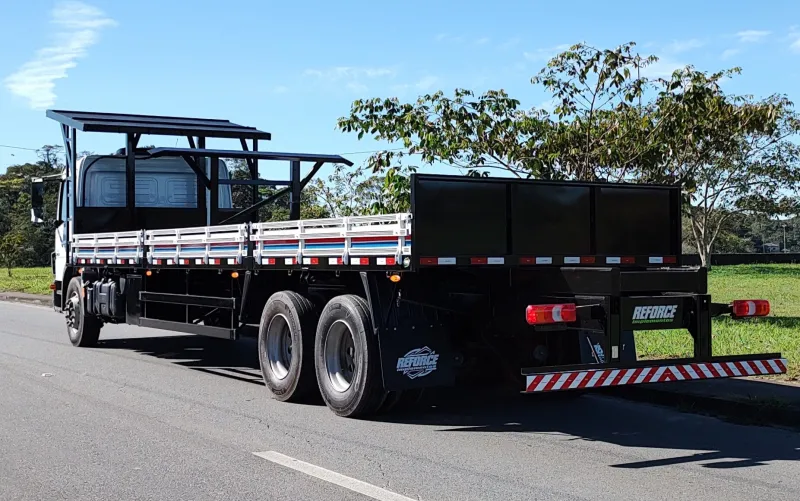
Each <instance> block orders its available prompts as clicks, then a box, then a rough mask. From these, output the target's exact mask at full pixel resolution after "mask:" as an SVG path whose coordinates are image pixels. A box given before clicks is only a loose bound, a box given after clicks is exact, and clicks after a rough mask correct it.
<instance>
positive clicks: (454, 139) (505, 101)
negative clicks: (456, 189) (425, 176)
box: [337, 89, 552, 210]
mask: <svg viewBox="0 0 800 501" xmlns="http://www.w3.org/2000/svg"><path fill="white" fill-rule="evenodd" d="M519 105H520V102H519V101H518V100H516V99H512V98H510V97H509V96H508V94H506V92H505V91H503V90H490V91H488V92H486V93H484V94H482V95H480V96H475V94H474V93H473V92H472V91H470V90H467V89H456V90H455V92H454V94H453V97H446V96H445V95H444V93H443V92H441V91H440V92H436V93H434V94H425V95H423V96H421V97H420V98H419V99H417V100H416V101H415V102H413V103H401V102H400V101H399V100H398V99H397V98H390V99H380V98H374V99H368V100H357V101H354V102H353V104H352V106H351V108H350V114H349V115H348V116H345V117H341V118H340V119H339V120H338V122H337V126H338V128H339V130H341V131H343V132H348V133H349V132H356V133H357V134H358V138H359V139H362V138H363V137H364V136H365V135H367V134H369V135H371V136H372V137H373V138H374V139H376V140H378V141H386V142H389V143H394V144H398V143H399V144H400V145H402V147H401V148H397V149H390V150H384V151H380V152H377V153H375V154H373V155H372V156H370V157H369V158H368V160H367V161H366V163H365V168H366V169H368V170H371V171H372V172H373V173H379V172H380V173H384V174H385V178H384V198H383V199H382V200H381V201H380V204H378V205H376V206H375V209H376V210H377V209H378V208H383V209H387V210H388V209H392V208H398V207H407V205H408V197H409V195H408V186H409V181H408V176H409V175H410V174H411V173H413V172H416V171H417V170H418V169H419V168H420V167H422V166H431V165H435V164H444V165H448V166H453V167H456V168H459V169H462V171H465V172H466V174H468V175H482V174H484V173H486V172H488V171H489V170H499V171H502V172H504V173H510V174H511V175H514V176H516V177H524V178H527V177H531V176H536V177H542V178H551V177H552V172H551V171H550V170H549V168H548V166H547V165H546V164H545V163H544V162H543V159H542V157H541V156H540V155H538V154H537V150H538V148H539V145H540V143H541V139H542V136H543V135H544V133H545V126H546V122H545V120H544V118H545V116H546V113H545V112H543V111H541V110H522V109H520V108H519ZM409 157H412V158H415V159H416V160H414V161H408V159H409Z"/></svg>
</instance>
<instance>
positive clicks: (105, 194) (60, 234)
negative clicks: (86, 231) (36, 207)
mask: <svg viewBox="0 0 800 501" xmlns="http://www.w3.org/2000/svg"><path fill="white" fill-rule="evenodd" d="M208 165H209V160H208V159H207V160H206V168H205V171H206V175H209V168H208ZM218 168H219V178H220V179H221V180H222V179H229V178H230V176H229V173H228V168H227V166H226V164H225V162H224V161H223V160H219V164H218ZM76 172H77V177H78V184H77V190H76V198H77V204H76V205H77V207H108V208H116V207H125V156H124V152H123V151H120V152H117V154H116V155H89V156H84V157H80V158H79V159H78V161H77V163H76ZM59 178H60V185H59V194H58V209H57V214H56V219H57V220H58V221H59V222H60V224H59V225H58V227H57V228H56V230H55V252H54V255H53V273H54V275H55V277H56V279H58V278H60V277H62V276H63V275H64V270H65V269H66V266H67V241H66V240H67V235H68V234H70V235H71V234H74V231H72V230H70V231H69V233H67V229H68V225H69V228H72V227H73V224H74V222H73V221H72V217H69V218H68V217H67V216H68V215H69V214H74V213H75V211H74V210H69V203H70V201H69V195H70V194H71V193H72V186H71V183H72V180H71V179H69V178H68V177H67V171H66V170H65V171H64V172H62V173H61V175H60V176H59ZM51 180H53V179H52V178H51ZM40 196H41V195H40ZM136 207H142V208H145V207H146V208H172V209H196V208H197V176H196V174H195V173H194V171H193V170H192V169H191V167H189V165H188V164H187V163H186V162H185V161H184V160H183V159H182V158H174V157H172V158H146V157H143V158H137V159H136ZM219 207H220V208H221V209H226V208H228V209H230V208H232V207H233V200H232V195H231V187H230V185H224V184H220V185H219ZM31 218H32V220H34V221H36V222H40V221H41V219H42V215H41V214H39V213H35V212H34V213H32V216H31ZM68 219H69V220H68Z"/></svg>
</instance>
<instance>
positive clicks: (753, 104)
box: [532, 43, 800, 265]
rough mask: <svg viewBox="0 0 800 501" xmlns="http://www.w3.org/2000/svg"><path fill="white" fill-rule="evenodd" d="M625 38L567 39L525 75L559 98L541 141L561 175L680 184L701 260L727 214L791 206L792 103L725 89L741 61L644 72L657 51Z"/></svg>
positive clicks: (795, 171) (794, 162)
mask: <svg viewBox="0 0 800 501" xmlns="http://www.w3.org/2000/svg"><path fill="white" fill-rule="evenodd" d="M633 46H634V44H632V43H629V44H625V45H622V46H620V47H617V48H616V49H614V50H599V49H595V48H592V47H589V46H586V45H583V44H578V45H575V46H573V47H571V48H570V49H569V50H567V51H565V52H564V53H562V54H559V55H557V56H556V57H554V58H553V59H552V60H551V61H550V62H549V63H548V65H547V67H546V68H545V69H543V70H542V71H541V72H540V73H539V75H538V76H537V77H534V79H533V80H532V81H533V82H534V83H542V84H543V85H544V86H545V87H546V88H547V89H549V90H551V91H552V92H553V95H554V98H555V99H556V100H557V101H558V102H559V103H560V104H559V105H558V106H557V107H556V110H555V113H556V115H557V117H558V121H555V122H554V123H553V126H552V127H550V128H549V134H548V135H547V138H546V140H545V142H544V144H543V145H542V147H541V148H540V151H541V152H543V153H546V154H547V155H548V156H549V158H550V159H551V161H552V162H553V163H554V164H555V165H557V169H559V170H560V172H562V173H563V175H564V177H567V178H576V179H587V180H596V179H598V178H602V179H608V180H624V181H633V182H654V183H661V184H678V185H680V186H681V187H682V188H683V193H684V200H685V205H684V209H685V211H686V213H687V215H688V216H689V220H690V221H691V225H690V228H691V238H692V241H693V244H694V247H695V249H696V250H697V252H698V253H699V254H700V258H701V262H702V263H703V264H704V265H707V264H708V259H707V258H708V255H709V254H710V253H711V251H712V249H713V248H714V243H715V241H716V239H717V238H718V237H719V235H720V234H721V231H723V228H724V226H725V222H726V220H727V219H728V218H729V217H731V215H732V214H736V213H737V212H741V211H743V210H749V211H760V212H763V213H769V214H777V213H787V212H789V213H790V212H796V209H795V208H794V206H795V203H794V199H793V198H792V197H791V195H792V194H794V192H796V188H797V187H798V182H800V166H799V165H798V159H799V158H800V154H799V153H798V146H797V144H796V143H794V142H792V140H791V139H792V137H794V136H796V134H797V132H798V131H800V127H798V119H797V115H796V114H795V112H794V111H793V109H792V103H791V102H789V101H788V99H786V98H785V97H783V96H770V97H768V98H766V99H761V100H756V99H754V98H753V97H751V96H737V95H728V94H726V93H724V92H723V90H722V88H721V85H720V83H721V81H722V80H723V79H727V78H733V77H734V76H736V75H738V74H739V73H740V71H741V70H740V69H739V68H733V69H729V70H725V71H720V72H715V73H706V72H701V71H697V70H695V69H694V68H693V67H691V66H687V67H685V68H682V69H679V70H677V71H675V72H674V73H673V74H672V75H671V77H670V78H666V79H663V78H661V79H648V78H644V77H642V76H641V69H642V68H644V67H646V66H647V65H648V64H651V63H652V62H655V61H656V60H657V59H656V58H654V57H653V56H649V57H641V56H639V55H638V54H634V53H633V52H632V48H633ZM634 72H635V73H634ZM648 91H652V92H650V93H648ZM726 240H727V241H728V243H729V244H733V243H734V242H735V240H732V239H729V238H726Z"/></svg>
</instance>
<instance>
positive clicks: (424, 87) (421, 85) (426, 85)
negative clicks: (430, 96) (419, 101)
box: [391, 75, 441, 94]
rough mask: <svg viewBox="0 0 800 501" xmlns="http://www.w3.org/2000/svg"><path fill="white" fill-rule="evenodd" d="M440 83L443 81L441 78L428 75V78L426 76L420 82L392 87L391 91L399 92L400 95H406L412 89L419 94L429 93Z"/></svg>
mask: <svg viewBox="0 0 800 501" xmlns="http://www.w3.org/2000/svg"><path fill="white" fill-rule="evenodd" d="M439 82H441V79H440V78H439V77H436V76H433V75H427V76H424V77H422V78H420V79H419V80H417V81H416V82H414V83H404V84H397V85H392V87H391V89H392V92H397V93H400V94H402V93H404V92H406V91H408V90H411V89H414V90H416V91H419V92H427V91H429V90H431V89H433V88H434V87H435V86H436V84H438V83H439Z"/></svg>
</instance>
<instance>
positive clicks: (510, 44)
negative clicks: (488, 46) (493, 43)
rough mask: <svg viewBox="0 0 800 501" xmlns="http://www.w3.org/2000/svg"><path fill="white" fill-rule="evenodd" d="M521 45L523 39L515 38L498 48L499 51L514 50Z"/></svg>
mask: <svg viewBox="0 0 800 501" xmlns="http://www.w3.org/2000/svg"><path fill="white" fill-rule="evenodd" d="M520 43H522V38H520V37H514V38H509V39H508V40H506V41H505V42H503V43H501V44H500V45H498V46H497V47H498V48H499V49H502V50H508V49H511V48H513V47H516V46H517V45H519V44H520Z"/></svg>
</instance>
